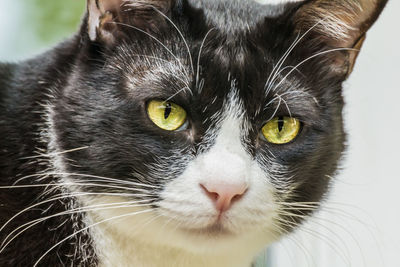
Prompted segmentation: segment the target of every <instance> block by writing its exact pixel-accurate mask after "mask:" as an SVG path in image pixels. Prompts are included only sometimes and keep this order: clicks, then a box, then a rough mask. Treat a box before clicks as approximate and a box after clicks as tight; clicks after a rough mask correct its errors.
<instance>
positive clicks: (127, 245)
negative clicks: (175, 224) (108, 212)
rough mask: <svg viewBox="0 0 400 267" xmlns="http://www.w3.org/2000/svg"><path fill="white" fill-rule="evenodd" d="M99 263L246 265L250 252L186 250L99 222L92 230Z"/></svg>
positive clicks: (142, 266)
mask: <svg viewBox="0 0 400 267" xmlns="http://www.w3.org/2000/svg"><path fill="white" fill-rule="evenodd" d="M91 235H92V237H93V241H94V246H95V247H96V252H97V256H98V260H99V266H103V267H106V266H135V267H148V266H153V267H164V266H165V267H166V266H175V267H186V266H191V267H204V266H207V267H221V266H230V267H249V266H251V264H252V263H251V261H252V259H253V255H243V253H241V251H240V250H239V251H229V252H226V253H222V254H211V253H199V254H195V253H192V252H188V251H185V250H183V249H178V248H174V247H172V246H164V245H155V244H150V243H146V242H143V241H141V240H140V241H139V240H135V239H132V238H128V237H126V236H121V235H120V234H118V233H115V232H113V231H112V230H110V228H108V227H106V226H102V225H99V226H97V227H95V228H93V229H92V230H91Z"/></svg>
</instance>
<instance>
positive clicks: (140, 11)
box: [87, 0, 173, 44]
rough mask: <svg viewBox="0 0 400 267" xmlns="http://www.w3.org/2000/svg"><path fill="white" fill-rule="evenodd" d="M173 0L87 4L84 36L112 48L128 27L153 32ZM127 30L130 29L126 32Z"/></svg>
mask: <svg viewBox="0 0 400 267" xmlns="http://www.w3.org/2000/svg"><path fill="white" fill-rule="evenodd" d="M172 5H173V0H87V13H88V16H87V32H88V35H89V38H90V40H91V41H99V42H103V43H106V44H113V43H114V42H115V40H116V39H118V38H119V37H121V36H124V35H125V33H126V32H127V31H128V30H130V29H132V27H135V28H139V29H141V30H143V31H157V29H158V28H160V27H161V25H162V23H164V22H165V18H164V17H163V16H162V15H161V14H160V13H163V14H167V13H168V12H169V11H170V10H171V9H172ZM129 26H132V27H130V29H129Z"/></svg>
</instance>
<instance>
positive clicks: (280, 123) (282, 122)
mask: <svg viewBox="0 0 400 267" xmlns="http://www.w3.org/2000/svg"><path fill="white" fill-rule="evenodd" d="M284 124H285V122H284V119H283V117H279V118H278V130H279V132H281V131H282V129H283V125H284Z"/></svg>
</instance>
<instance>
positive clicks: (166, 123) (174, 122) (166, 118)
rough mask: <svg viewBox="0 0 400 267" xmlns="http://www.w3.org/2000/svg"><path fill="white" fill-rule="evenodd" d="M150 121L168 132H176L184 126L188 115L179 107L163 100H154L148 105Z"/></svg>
mask: <svg viewBox="0 0 400 267" xmlns="http://www.w3.org/2000/svg"><path fill="white" fill-rule="evenodd" d="M147 114H148V116H149V118H150V120H151V121H152V122H153V123H154V124H155V125H157V126H158V127H160V128H161V129H163V130H166V131H176V130H179V129H180V128H181V127H183V126H184V124H185V122H186V119H187V114H186V111H185V110H184V109H183V108H182V107H181V106H179V105H177V104H175V103H172V102H168V101H161V100H152V101H150V102H149V103H148V105H147Z"/></svg>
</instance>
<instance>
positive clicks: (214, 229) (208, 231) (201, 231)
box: [185, 222, 234, 237]
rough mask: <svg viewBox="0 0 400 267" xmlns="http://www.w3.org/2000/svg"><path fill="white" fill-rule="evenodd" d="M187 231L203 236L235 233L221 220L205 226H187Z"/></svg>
mask: <svg viewBox="0 0 400 267" xmlns="http://www.w3.org/2000/svg"><path fill="white" fill-rule="evenodd" d="M185 231H186V232H189V233H191V234H196V235H203V236H213V237H215V236H231V235H233V234H234V233H233V232H232V231H231V230H229V229H228V228H227V227H226V226H224V225H223V224H222V223H221V222H216V223H214V224H212V225H209V226H206V227H204V228H186V229H185Z"/></svg>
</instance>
